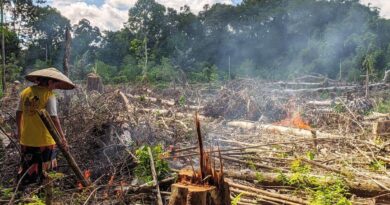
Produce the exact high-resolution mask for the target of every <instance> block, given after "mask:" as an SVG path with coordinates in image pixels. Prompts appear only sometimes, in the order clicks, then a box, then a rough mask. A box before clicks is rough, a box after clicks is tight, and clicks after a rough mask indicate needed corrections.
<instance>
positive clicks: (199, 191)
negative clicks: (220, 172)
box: [169, 170, 231, 205]
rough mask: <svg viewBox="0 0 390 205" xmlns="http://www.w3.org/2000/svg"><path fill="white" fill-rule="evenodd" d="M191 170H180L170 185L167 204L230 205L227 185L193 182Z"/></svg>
mask: <svg viewBox="0 0 390 205" xmlns="http://www.w3.org/2000/svg"><path fill="white" fill-rule="evenodd" d="M195 178H196V177H195ZM193 180H194V173H193V171H192V170H181V171H180V173H179V176H178V181H179V182H178V183H175V184H172V186H171V197H170V199H169V205H230V204H231V202H230V190H229V185H228V183H226V182H223V184H222V185H220V186H219V187H217V186H212V185H202V184H196V183H194V181H193Z"/></svg>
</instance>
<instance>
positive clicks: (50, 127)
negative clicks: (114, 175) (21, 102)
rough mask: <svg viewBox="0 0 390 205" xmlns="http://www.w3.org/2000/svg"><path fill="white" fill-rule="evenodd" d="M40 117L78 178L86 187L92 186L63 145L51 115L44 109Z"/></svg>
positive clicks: (40, 112)
mask: <svg viewBox="0 0 390 205" xmlns="http://www.w3.org/2000/svg"><path fill="white" fill-rule="evenodd" d="M38 114H39V117H40V118H41V120H42V122H43V124H44V125H45V126H46V128H47V130H48V131H49V132H50V135H51V136H52V137H53V139H54V141H55V142H56V144H57V146H58V148H59V149H60V151H61V152H62V154H63V155H64V157H65V159H66V161H67V162H68V164H69V166H70V167H71V168H72V170H73V172H74V173H75V175H76V177H77V178H78V179H79V180H80V182H81V184H82V185H83V186H84V187H88V186H89V185H91V182H90V181H89V180H88V179H86V178H85V177H84V175H83V173H82V172H81V170H80V168H79V166H78V165H77V163H76V161H75V160H74V158H73V156H72V155H71V154H70V152H69V151H68V150H67V149H65V147H64V145H63V144H62V141H61V137H60V134H59V133H58V130H57V128H56V127H55V125H54V123H53V121H52V120H51V117H50V116H49V113H48V112H47V111H46V110H45V109H42V110H40V111H39V112H38Z"/></svg>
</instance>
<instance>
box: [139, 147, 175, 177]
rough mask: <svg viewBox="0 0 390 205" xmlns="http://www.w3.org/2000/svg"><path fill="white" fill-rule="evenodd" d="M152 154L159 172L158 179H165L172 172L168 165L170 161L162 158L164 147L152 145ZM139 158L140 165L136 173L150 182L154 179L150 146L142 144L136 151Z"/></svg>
mask: <svg viewBox="0 0 390 205" xmlns="http://www.w3.org/2000/svg"><path fill="white" fill-rule="evenodd" d="M151 150H152V155H153V159H154V164H155V168H156V172H157V177H158V179H163V178H164V177H166V176H168V175H169V173H170V169H169V166H168V163H167V162H166V161H164V160H163V159H161V156H162V154H163V149H162V146H161V145H157V146H154V147H151ZM135 154H136V156H137V159H138V162H139V163H138V165H137V167H136V168H135V171H134V173H135V175H136V176H137V177H138V178H139V179H141V180H142V181H143V182H149V181H152V179H153V177H152V172H151V170H150V158H149V153H148V147H147V146H142V147H140V148H139V149H137V151H136V152H135Z"/></svg>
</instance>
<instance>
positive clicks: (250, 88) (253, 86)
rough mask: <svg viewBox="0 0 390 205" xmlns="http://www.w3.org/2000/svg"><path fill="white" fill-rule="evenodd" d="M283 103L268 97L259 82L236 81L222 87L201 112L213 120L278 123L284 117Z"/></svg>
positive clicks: (280, 100)
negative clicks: (218, 118)
mask: <svg viewBox="0 0 390 205" xmlns="http://www.w3.org/2000/svg"><path fill="white" fill-rule="evenodd" d="M284 101H285V99H283V98H276V97H273V96H272V95H270V93H269V92H267V91H266V89H265V88H264V87H263V85H261V83H259V82H256V81H254V80H237V81H232V82H229V83H228V84H227V85H226V86H224V87H223V88H222V89H221V90H220V91H219V92H218V94H217V96H216V97H215V98H214V100H212V101H210V102H208V103H207V104H206V105H205V107H204V109H203V112H204V114H205V115H206V116H210V117H214V118H217V117H223V118H225V119H246V120H252V121H258V120H263V121H279V120H281V119H283V118H285V117H286V111H285V109H284V107H283V102H284Z"/></svg>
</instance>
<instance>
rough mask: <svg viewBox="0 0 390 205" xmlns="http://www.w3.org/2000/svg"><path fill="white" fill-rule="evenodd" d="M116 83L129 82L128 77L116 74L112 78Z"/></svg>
mask: <svg viewBox="0 0 390 205" xmlns="http://www.w3.org/2000/svg"><path fill="white" fill-rule="evenodd" d="M111 81H112V82H113V83H114V84H120V83H126V82H127V77H126V76H124V75H120V76H115V77H113V78H112V80H111Z"/></svg>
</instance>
